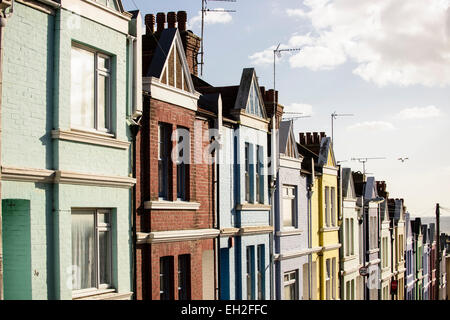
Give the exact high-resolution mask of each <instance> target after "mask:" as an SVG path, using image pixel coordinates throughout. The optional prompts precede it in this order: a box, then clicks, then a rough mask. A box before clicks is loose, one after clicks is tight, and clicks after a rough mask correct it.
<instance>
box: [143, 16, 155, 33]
mask: <svg viewBox="0 0 450 320" xmlns="http://www.w3.org/2000/svg"><path fill="white" fill-rule="evenodd" d="M145 30H146V31H145V33H146V34H148V35H150V34H152V33H153V32H155V15H154V14H146V15H145Z"/></svg>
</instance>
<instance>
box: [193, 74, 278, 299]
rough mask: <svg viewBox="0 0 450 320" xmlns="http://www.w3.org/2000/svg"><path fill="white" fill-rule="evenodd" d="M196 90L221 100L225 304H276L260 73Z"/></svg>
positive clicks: (220, 189)
mask: <svg viewBox="0 0 450 320" xmlns="http://www.w3.org/2000/svg"><path fill="white" fill-rule="evenodd" d="M196 90H197V91H199V92H201V93H202V94H203V95H204V97H206V98H207V97H208V95H209V97H212V96H213V95H214V94H216V95H218V94H220V98H219V97H218V96H216V97H217V99H218V100H217V101H219V102H218V105H219V107H218V109H219V110H221V111H219V117H218V119H219V126H218V127H219V130H220V151H219V153H220V155H219V169H218V172H219V174H218V175H219V183H218V194H219V195H220V200H219V204H218V211H219V214H218V215H219V221H218V225H219V228H220V244H219V247H220V248H219V250H220V254H219V263H220V267H219V282H220V299H225V300H228V299H242V300H256V299H257V300H265V299H270V267H269V266H270V260H269V259H270V254H269V253H270V242H269V240H270V237H269V234H270V233H272V232H273V227H272V226H270V223H269V219H270V217H269V214H270V210H271V206H270V204H269V187H268V179H267V172H268V170H267V165H268V160H267V154H268V130H269V120H268V118H267V115H266V110H265V104H264V99H263V96H262V93H261V90H260V87H259V85H258V80H257V77H256V73H255V70H254V69H253V68H248V69H244V70H243V73H242V78H241V83H240V85H239V86H232V87H212V86H208V85H206V83H204V82H203V83H201V85H199V86H197V87H196Z"/></svg>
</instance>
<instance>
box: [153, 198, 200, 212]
mask: <svg viewBox="0 0 450 320" xmlns="http://www.w3.org/2000/svg"><path fill="white" fill-rule="evenodd" d="M199 208H200V203H198V202H189V201H165V200H158V201H146V202H144V209H156V210H198V209H199Z"/></svg>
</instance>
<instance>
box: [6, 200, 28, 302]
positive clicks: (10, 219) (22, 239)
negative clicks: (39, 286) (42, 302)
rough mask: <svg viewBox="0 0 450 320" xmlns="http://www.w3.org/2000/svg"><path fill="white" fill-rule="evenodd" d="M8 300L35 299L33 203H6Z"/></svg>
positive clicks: (10, 201) (11, 201)
mask: <svg viewBox="0 0 450 320" xmlns="http://www.w3.org/2000/svg"><path fill="white" fill-rule="evenodd" d="M2 212H3V221H2V227H3V234H2V237H3V258H4V278H3V279H4V289H5V300H28V299H31V235H30V201H29V200H21V199H7V200H2Z"/></svg>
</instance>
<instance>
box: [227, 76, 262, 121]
mask: <svg viewBox="0 0 450 320" xmlns="http://www.w3.org/2000/svg"><path fill="white" fill-rule="evenodd" d="M234 108H235V109H244V110H245V113H247V114H248V115H252V116H255V117H259V118H267V115H266V111H265V108H264V101H263V98H262V96H261V91H260V90H259V85H258V79H257V77H256V72H255V69H254V68H246V69H244V71H243V72H242V77H241V84H240V86H239V92H238V96H237V98H236V103H235V106H234Z"/></svg>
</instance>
